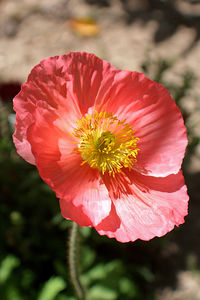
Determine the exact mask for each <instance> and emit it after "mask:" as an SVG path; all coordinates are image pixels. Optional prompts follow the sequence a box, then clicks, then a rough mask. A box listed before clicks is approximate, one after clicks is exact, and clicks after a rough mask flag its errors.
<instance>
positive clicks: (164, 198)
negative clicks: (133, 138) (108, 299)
mask: <svg viewBox="0 0 200 300" xmlns="http://www.w3.org/2000/svg"><path fill="white" fill-rule="evenodd" d="M129 180H130V187H131V188H132V194H130V193H129V194H126V193H122V194H121V197H120V198H114V197H113V196H112V198H113V203H114V206H115V209H112V210H111V212H110V215H109V217H107V219H105V220H103V221H102V223H101V224H99V225H98V226H97V227H96V230H97V231H98V232H99V233H100V234H106V235H108V236H109V237H115V238H116V239H117V240H118V241H120V242H128V241H134V240H136V239H142V240H150V239H152V238H153V237H155V236H159V237H160V236H163V235H164V234H166V233H167V232H169V231H171V230H172V229H173V228H174V226H175V225H177V226H178V225H179V224H182V223H183V222H184V217H185V216H186V215H187V205H188V204H187V203H188V195H187V191H186V186H185V185H184V178H183V176H182V173H181V171H180V172H179V173H178V174H176V175H169V176H167V177H165V178H156V177H151V176H144V175H141V174H139V173H137V172H132V174H131V178H129ZM127 190H128V189H127ZM119 219H120V224H119ZM113 224H115V225H116V224H118V228H117V226H114V225H113Z"/></svg>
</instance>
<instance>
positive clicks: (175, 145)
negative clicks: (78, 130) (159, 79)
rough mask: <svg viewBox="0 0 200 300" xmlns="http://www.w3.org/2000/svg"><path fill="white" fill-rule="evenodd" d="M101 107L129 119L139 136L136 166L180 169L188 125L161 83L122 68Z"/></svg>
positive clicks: (156, 172) (154, 171) (157, 172)
mask: <svg viewBox="0 0 200 300" xmlns="http://www.w3.org/2000/svg"><path fill="white" fill-rule="evenodd" d="M102 109H103V110H105V111H108V112H113V113H114V114H115V115H116V116H117V117H118V118H119V119H121V120H126V122H127V123H129V124H130V125H131V126H132V128H133V131H135V136H136V137H139V138H140V141H139V144H138V147H139V149H140V151H139V155H138V157H137V161H138V163H137V166H136V169H139V170H140V171H141V172H143V173H145V174H149V175H152V176H157V177H159V176H162V177H165V176H167V175H169V174H172V173H174V174H176V173H177V172H178V171H179V170H180V168H181V163H182V159H183V157H184V152H185V148H186V145H187V136H186V128H185V126H184V123H183V118H182V116H181V113H180V111H179V109H178V107H177V105H176V104H175V102H174V100H173V99H172V98H171V97H170V95H169V93H168V91H167V90H166V89H165V88H164V87H163V86H162V85H160V84H158V83H156V82H154V81H152V80H150V79H148V78H146V77H145V76H144V75H143V74H140V73H137V72H129V71H119V72H117V73H116V74H115V77H114V80H113V84H112V86H111V87H110V89H109V97H107V98H105V97H104V100H103V102H102Z"/></svg>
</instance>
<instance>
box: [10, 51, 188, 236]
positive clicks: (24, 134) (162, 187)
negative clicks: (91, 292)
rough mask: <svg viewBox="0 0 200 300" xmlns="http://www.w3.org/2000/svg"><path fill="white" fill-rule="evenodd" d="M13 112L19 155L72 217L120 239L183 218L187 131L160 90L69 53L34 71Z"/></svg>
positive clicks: (158, 231) (152, 232) (151, 232)
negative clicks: (183, 163) (35, 168)
mask: <svg viewBox="0 0 200 300" xmlns="http://www.w3.org/2000/svg"><path fill="white" fill-rule="evenodd" d="M14 109H15V111H16V130H15V133H14V137H13V139H14V143H15V145H16V148H17V152H18V153H19V154H20V155H21V156H22V157H23V158H24V159H25V160H27V161H28V162H29V163H32V164H35V165H36V166H37V168H38V170H39V173H40V176H41V177H42V178H43V180H44V181H45V182H46V183H48V184H49V186H50V187H51V188H52V190H54V191H55V192H56V195H57V197H58V198H60V207H61V212H62V215H63V217H64V218H66V219H71V220H74V221H75V222H77V223H78V224H79V225H81V226H93V227H95V228H96V230H97V231H98V232H99V233H100V234H102V235H103V234H106V235H107V236H108V237H110V238H111V237H115V238H116V239H117V240H118V241H121V242H128V241H134V240H136V239H138V238H139V239H142V240H149V239H151V238H153V237H155V236H162V235H164V234H166V233H167V232H168V231H170V230H172V229H173V227H174V225H179V224H181V223H183V222H184V216H185V215H186V214H187V203H188V195H187V191H186V186H185V184H184V178H183V176H182V172H181V170H180V168H181V163H182V159H183V156H184V152H185V147H186V145H187V138H186V129H185V126H184V124H183V119H182V116H181V113H180V111H179V109H178V107H177V106H176V104H175V102H174V100H172V99H171V97H170V95H169V93H168V92H167V90H166V89H165V88H164V87H163V86H162V85H160V84H158V83H156V82H153V81H151V80H149V79H148V78H146V77H145V76H144V75H143V74H140V73H137V72H130V71H121V70H116V69H115V68H114V67H112V66H111V65H110V64H109V63H108V62H106V61H104V60H101V59H99V58H97V57H96V56H95V55H93V54H88V53H82V52H81V53H70V54H68V55H63V56H56V57H51V58H47V59H44V60H43V61H41V63H40V64H39V65H37V66H36V67H34V68H33V70H32V71H31V73H30V75H29V77H28V80H27V82H26V83H25V84H23V86H22V89H21V92H20V93H19V94H18V95H17V96H16V97H15V99H14Z"/></svg>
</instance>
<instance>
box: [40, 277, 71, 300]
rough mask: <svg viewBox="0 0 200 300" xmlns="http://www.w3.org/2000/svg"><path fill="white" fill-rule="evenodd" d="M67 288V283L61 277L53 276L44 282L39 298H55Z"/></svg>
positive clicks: (52, 299) (50, 299) (41, 299)
mask: <svg viewBox="0 0 200 300" xmlns="http://www.w3.org/2000/svg"><path fill="white" fill-rule="evenodd" d="M65 288H66V283H65V281H64V280H63V279H62V278H61V277H52V278H50V279H49V280H48V281H47V282H46V283H45V284H44V286H43V288H42V290H41V292H40V293H39V296H38V300H54V299H55V297H56V296H57V295H58V294H59V293H60V292H61V291H62V290H64V289H65Z"/></svg>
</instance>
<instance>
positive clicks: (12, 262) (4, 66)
mask: <svg viewBox="0 0 200 300" xmlns="http://www.w3.org/2000/svg"><path fill="white" fill-rule="evenodd" d="M70 51H87V52H92V53H94V54H96V55H97V56H99V57H101V58H103V59H106V60H108V61H109V62H110V63H111V64H113V65H114V66H115V67H117V68H120V69H128V70H132V71H133V70H135V71H139V72H143V73H145V75H147V76H148V77H150V78H151V79H153V80H155V81H157V82H160V83H162V84H163V85H164V86H165V87H166V88H168V89H169V91H170V93H171V95H172V97H173V98H174V99H175V101H176V103H177V104H178V105H179V107H180V109H181V111H182V114H183V117H184V120H185V124H186V126H187V130H188V139H189V145H188V148H187V152H186V157H185V160H184V163H183V171H184V175H185V180H186V183H187V186H188V193H189V195H190V205H189V215H188V216H187V217H186V219H185V224H183V225H181V226H180V227H179V228H176V229H175V230H174V231H172V232H170V233H169V234H167V235H166V236H164V237H162V238H154V239H153V240H151V241H150V242H144V241H136V242H134V243H126V244H121V243H118V242H117V241H115V240H112V239H109V238H107V237H101V236H99V235H98V234H97V233H96V231H95V230H94V229H90V228H81V235H82V238H81V241H80V243H81V244H82V248H81V249H82V250H81V272H82V280H83V282H84V283H85V284H86V285H87V287H88V290H89V291H88V299H87V300H118V299H119V300H121V299H123V300H129V299H133V300H134V299H136V300H145V299H147V300H153V299H155V300H161V299H162V300H199V299H200V240H199V237H200V217H199V215H200V89H199V75H200V1H198V0H51V1H50V0H20V1H19V0H0V199H1V200H0V214H1V217H0V299H2V300H75V299H76V297H75V296H74V292H73V289H72V287H71V283H70V281H69V277H68V267H67V265H66V264H65V262H66V241H67V239H68V231H69V227H70V221H66V220H64V219H63V218H62V217H61V214H60V210H59V203H58V200H57V199H56V198H55V195H54V193H53V192H52V191H51V190H50V189H49V187H48V186H47V185H46V184H45V183H44V182H42V180H41V179H40V177H39V175H38V172H37V170H36V168H35V167H33V166H31V165H29V164H28V163H26V162H25V161H23V160H22V159H21V158H20V157H19V156H18V155H17V154H16V151H15V148H14V146H13V143H12V138H11V135H12V132H13V130H14V119H15V116H14V112H13V110H12V99H13V97H14V96H15V95H16V94H17V93H18V92H19V90H20V85H21V83H22V82H24V81H25V80H26V78H27V75H28V73H29V72H30V70H31V69H32V67H33V66H35V65H36V64H37V63H39V61H40V60H42V59H43V58H45V57H49V56H54V55H59V54H65V53H68V52H70Z"/></svg>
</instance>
